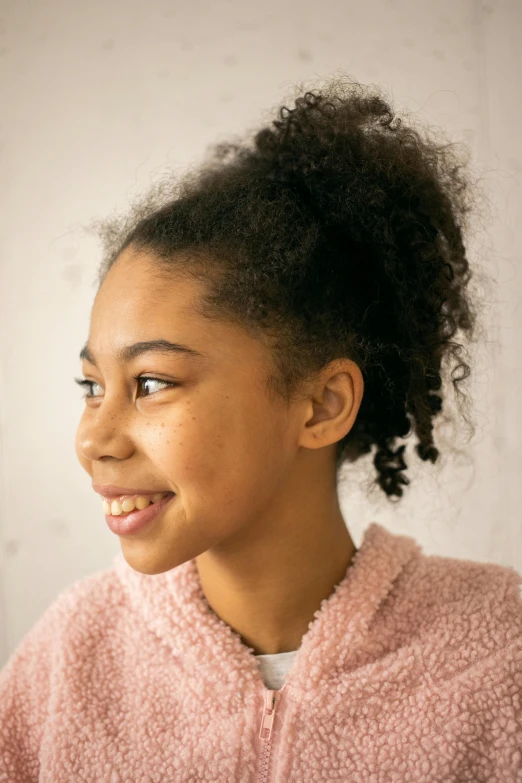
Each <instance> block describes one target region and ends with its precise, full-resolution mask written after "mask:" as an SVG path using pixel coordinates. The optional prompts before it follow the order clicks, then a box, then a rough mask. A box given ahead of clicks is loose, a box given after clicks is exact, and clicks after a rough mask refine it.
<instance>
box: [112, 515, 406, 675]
mask: <svg viewBox="0 0 522 783" xmlns="http://www.w3.org/2000/svg"><path fill="white" fill-rule="evenodd" d="M420 551H421V550H420V546H419V545H418V544H417V542H416V541H415V540H414V539H413V538H411V537H409V536H403V535H396V534H392V533H390V532H389V531H388V530H386V529H385V528H384V527H382V526H381V525H380V524H378V523H376V522H372V523H370V525H369V526H368V527H367V528H366V530H365V532H364V535H363V539H362V543H361V546H360V547H359V549H357V551H356V552H355V554H354V557H353V558H352V561H351V562H350V564H349V566H348V568H347V570H346V573H345V575H344V577H343V579H342V580H341V582H339V583H338V584H337V585H336V586H335V588H334V590H333V592H332V593H331V594H330V595H329V597H328V598H325V599H324V600H323V601H322V602H321V605H320V607H319V609H317V611H316V612H315V613H314V617H313V619H312V620H311V621H310V623H309V625H308V631H307V632H306V634H305V635H304V636H303V639H302V642H301V646H300V648H299V650H298V652H297V655H296V657H295V659H294V662H293V666H292V669H291V671H290V672H289V674H288V675H287V678H286V681H287V682H288V683H289V687H294V688H297V689H303V690H308V689H309V688H310V687H313V686H318V685H320V684H321V681H323V680H326V679H328V678H329V677H332V676H335V675H336V674H337V673H339V672H340V671H342V670H349V669H352V668H355V667H356V666H357V665H361V662H363V661H362V659H361V656H362V655H363V654H364V645H365V643H366V642H367V637H368V633H369V629H370V627H371V623H372V620H373V618H374V617H375V615H376V613H377V611H378V610H379V607H380V605H381V604H382V603H383V601H385V599H386V598H387V596H388V595H389V594H390V592H391V590H392V589H393V587H394V584H395V583H396V581H397V579H398V577H399V576H400V574H401V572H402V571H403V569H404V568H405V566H406V565H407V564H408V563H409V561H410V560H411V559H412V558H414V557H416V556H418V555H419V554H420ZM113 569H114V571H115V572H116V574H117V576H118V577H119V579H120V581H121V583H122V585H123V587H124V593H125V595H126V600H127V601H128V602H129V603H130V605H131V609H132V612H133V614H134V617H133V618H132V622H135V620H136V619H138V622H141V623H142V624H143V625H144V626H146V627H147V628H148V629H149V631H151V632H152V633H154V634H155V635H156V636H157V637H158V638H159V639H160V640H161V641H162V642H163V643H164V644H165V645H167V646H168V647H170V649H171V651H172V653H173V654H174V656H175V657H176V658H178V659H179V662H180V665H181V666H182V668H183V670H184V671H185V672H186V673H187V674H188V675H192V676H195V677H197V678H200V679H201V678H204V679H206V680H209V681H212V682H214V683H216V684H217V685H219V684H220V683H221V684H224V683H226V682H232V681H234V683H235V685H236V687H241V686H242V685H245V683H246V682H247V681H251V682H254V681H255V682H256V683H258V682H259V679H260V673H259V668H258V663H257V659H256V658H255V656H254V654H253V649H252V648H249V647H247V646H246V645H244V644H243V642H242V641H241V637H240V635H239V634H238V633H236V632H235V631H234V630H233V629H232V628H231V627H230V626H229V625H227V624H226V623H225V622H224V621H223V620H221V618H220V617H219V616H218V615H217V614H215V612H214V611H213V610H212V609H211V607H210V605H209V604H208V602H207V600H206V598H205V595H204V593H203V590H202V587H201V583H200V580H199V574H198V570H197V565H196V560H195V559H193V560H189V561H187V562H185V563H183V564H182V565H180V566H177V567H176V568H174V569H172V570H170V571H167V572H165V573H162V574H155V575H149V574H141V573H139V572H137V571H135V570H134V569H133V568H132V567H131V566H129V564H128V563H127V561H126V560H125V558H124V557H123V554H122V553H121V552H119V553H118V554H117V555H116V556H115V557H114V559H113ZM381 654H382V650H381Z"/></svg>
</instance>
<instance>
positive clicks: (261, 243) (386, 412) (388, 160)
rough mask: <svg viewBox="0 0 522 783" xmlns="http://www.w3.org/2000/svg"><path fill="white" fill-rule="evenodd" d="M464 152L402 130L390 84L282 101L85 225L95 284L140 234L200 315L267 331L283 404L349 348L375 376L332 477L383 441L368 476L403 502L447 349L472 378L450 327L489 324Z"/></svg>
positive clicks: (432, 453) (426, 441) (438, 401)
mask: <svg viewBox="0 0 522 783" xmlns="http://www.w3.org/2000/svg"><path fill="white" fill-rule="evenodd" d="M301 91H302V89H301ZM236 139H238V137H236ZM455 147H456V145H455V144H449V143H447V142H445V143H440V144H439V143H437V142H436V141H435V140H434V139H433V138H430V135H429V133H428V132H425V133H424V138H423V136H422V134H421V132H420V131H419V130H416V129H414V128H413V127H412V124H411V123H410V125H409V127H407V126H406V125H405V124H404V122H403V121H402V120H401V119H400V118H398V117H396V116H395V112H394V110H393V109H392V108H391V105H390V102H389V100H388V101H387V100H386V99H385V97H384V96H383V94H382V90H380V89H379V88H375V87H374V86H372V88H370V87H367V86H363V85H361V84H359V83H358V82H356V81H349V80H345V79H344V78H342V77H341V78H336V79H334V80H332V81H331V82H329V83H328V84H327V86H326V87H324V88H323V89H321V90H314V91H307V92H305V94H304V95H302V96H299V97H297V99H296V100H295V108H288V107H287V106H285V105H283V106H282V107H281V108H279V110H278V119H275V120H273V121H272V122H271V123H270V125H269V126H268V127H263V128H262V129H261V130H256V131H255V133H254V134H253V143H252V142H251V138H250V133H249V134H248V138H247V139H246V140H243V141H241V139H239V140H236V141H235V142H232V141H231V142H225V143H217V144H215V145H213V146H212V148H211V154H210V156H207V158H206V160H205V161H204V163H203V164H202V165H200V167H199V168H197V169H196V170H194V169H193V168H189V170H188V171H187V172H186V173H185V175H184V176H183V177H182V178H181V179H180V180H179V181H176V180H175V178H173V177H172V176H171V175H170V174H169V175H167V177H166V178H165V177H163V178H162V179H161V180H160V181H159V182H158V183H156V185H154V186H153V187H152V189H151V190H150V191H149V193H148V194H147V195H146V196H145V197H143V196H141V197H140V198H139V199H138V201H137V202H135V203H134V204H133V205H131V207H130V211H127V212H126V215H125V216H123V217H121V216H120V217H111V218H108V219H107V218H105V219H102V220H95V221H94V222H93V223H91V224H90V228H91V230H92V228H94V230H95V231H96V233H97V235H98V236H99V237H100V238H101V241H102V243H103V246H104V259H103V261H102V264H101V267H100V269H99V273H98V284H99V285H101V283H102V282H103V279H104V277H105V275H106V274H107V272H108V270H109V269H110V267H111V266H112V264H113V263H114V262H115V260H116V259H117V257H118V255H119V254H120V252H121V251H122V250H123V249H124V248H126V247H127V246H129V245H132V246H133V247H134V248H136V249H144V250H147V251H152V252H153V254H154V256H155V257H156V258H157V262H158V264H160V265H164V266H166V267H167V268H168V269H175V270H176V273H178V274H182V275H188V276H192V277H195V278H197V279H199V280H202V281H204V282H205V283H206V284H207V285H206V287H205V295H204V297H203V300H202V302H201V314H202V316H203V317H208V318H211V319H216V318H221V319H226V320H229V321H232V322H234V323H235V324H237V325H239V326H241V327H242V328H244V329H246V330H247V331H248V333H249V334H251V335H254V336H256V337H257V338H259V339H266V340H268V341H269V342H268V344H269V345H270V347H271V349H272V354H273V358H274V373H273V375H270V376H269V377H268V378H267V390H268V392H270V393H275V394H278V395H281V397H282V398H283V399H284V400H285V401H286V402H287V404H288V403H289V402H290V401H291V400H292V399H298V398H299V396H300V394H301V393H302V392H303V388H305V387H306V381H307V379H310V378H311V377H313V376H314V374H315V373H316V372H317V371H320V370H321V369H322V368H323V367H324V366H326V365H327V364H328V363H329V362H330V361H332V360H334V359H337V358H341V357H348V358H350V359H352V360H353V361H354V362H355V363H356V364H357V365H358V366H359V368H360V370H361V372H362V375H363V378H364V384H365V388H364V395H363V399H362V402H361V405H360V409H359V412H358V415H357V418H356V420H355V423H354V425H353V427H352V429H351V430H350V432H348V434H347V435H346V436H345V437H344V438H342V439H341V440H340V441H338V442H337V443H336V444H335V447H336V469H337V472H338V471H339V469H340V467H341V466H342V465H343V464H344V463H345V462H354V461H356V460H357V459H358V458H359V457H360V456H361V455H363V454H367V453H369V452H370V451H371V449H372V447H373V445H374V444H375V446H376V452H375V456H374V459H373V464H374V466H375V468H376V469H377V473H378V476H377V478H375V480H374V481H372V482H371V484H372V485H373V484H375V485H377V484H378V485H379V486H380V487H381V489H382V490H383V491H384V492H385V493H386V496H387V497H388V499H389V500H391V499H392V497H393V496H395V497H397V498H400V497H401V496H402V494H403V489H402V487H401V484H409V483H410V481H409V479H408V478H407V477H406V476H405V475H404V473H403V471H404V470H405V469H406V468H407V464H406V462H405V460H404V456H403V454H404V450H405V448H406V444H403V445H401V446H399V447H398V448H396V450H394V445H395V443H396V440H397V439H398V438H404V437H405V436H407V435H408V434H409V433H410V432H411V430H412V429H413V430H414V431H415V433H416V435H417V438H418V441H419V442H418V444H417V445H416V446H415V450H416V452H417V454H418V456H419V457H420V458H421V459H422V460H424V461H426V460H430V461H431V462H432V463H433V462H435V461H436V460H437V459H438V457H439V450H438V449H437V448H436V446H435V445H434V440H433V420H434V419H435V417H437V416H438V415H439V414H440V413H441V411H442V406H443V394H442V392H441V388H442V382H443V376H442V370H441V367H442V364H443V361H449V360H450V359H451V358H453V359H454V361H455V362H456V367H454V368H453V373H455V371H458V370H460V371H461V374H460V375H457V376H455V377H453V378H452V383H453V386H454V388H455V391H458V392H459V394H460V395H462V392H460V390H459V389H458V384H459V383H461V382H462V381H463V380H464V379H465V378H467V377H468V375H469V374H470V368H469V365H468V364H467V363H466V362H465V361H463V360H462V359H461V356H460V355H461V353H462V351H463V350H464V346H463V345H462V344H460V343H458V342H455V341H453V339H452V338H453V337H454V335H455V333H456V332H457V331H458V330H461V331H462V332H463V333H465V334H466V335H467V337H468V339H469V340H471V339H472V338H473V337H474V336H475V332H476V326H477V323H476V322H477V313H478V310H479V304H478V300H475V299H474V298H472V297H471V295H470V293H469V292H468V291H467V286H468V283H469V281H470V278H471V277H472V272H471V271H470V267H469V263H468V260H467V258H466V249H465V246H464V241H463V230H464V229H465V228H466V225H467V224H466V220H467V214H468V212H470V211H471V202H472V197H473V196H475V195H476V192H475V190H474V188H472V187H471V186H470V178H469V175H468V174H467V173H466V167H467V161H464V160H462V159H461V158H460V157H459V156H458V155H457V153H456V151H455ZM473 274H475V271H474V272H473ZM461 412H462V410H461ZM464 418H465V419H466V417H465V416H464ZM466 421H467V422H468V424H469V421H468V419H466ZM473 430H474V428H473V425H472V431H473Z"/></svg>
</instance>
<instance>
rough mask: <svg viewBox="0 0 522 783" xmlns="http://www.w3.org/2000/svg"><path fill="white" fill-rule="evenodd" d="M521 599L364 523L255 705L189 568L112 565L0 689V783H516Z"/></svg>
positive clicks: (494, 572) (478, 567)
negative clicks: (354, 547)
mask: <svg viewBox="0 0 522 783" xmlns="http://www.w3.org/2000/svg"><path fill="white" fill-rule="evenodd" d="M521 583H522V577H521V576H520V575H519V574H518V573H517V572H516V571H515V569H513V568H509V567H504V566H501V565H497V564H495V563H487V564H481V563H476V562H473V561H468V560H457V559H453V558H446V557H439V556H435V555H431V556H428V555H424V554H423V553H422V550H421V548H420V546H419V545H418V544H417V543H416V542H415V541H414V539H412V538H411V537H409V536H401V535H395V534H392V533H390V532H389V531H387V530H386V529H385V528H383V527H382V526H381V525H379V524H377V523H375V522H372V523H371V524H370V525H369V527H368V528H367V529H366V532H365V534H364V538H363V541H362V544H361V547H360V548H359V549H358V551H357V552H356V554H355V556H354V558H353V560H352V562H351V564H350V565H349V567H348V569H347V571H346V574H345V576H344V578H343V580H342V581H341V582H340V583H339V584H338V585H337V586H336V587H335V589H334V591H333V592H332V593H331V594H330V596H329V597H328V598H326V599H325V600H324V601H323V602H322V604H321V606H320V608H319V609H318V610H317V611H316V612H315V615H314V618H313V619H312V620H311V621H310V624H309V626H308V631H307V632H306V634H305V635H304V636H303V639H302V643H301V646H300V648H299V650H298V652H297V655H296V657H295V660H294V662H293V664H292V666H291V668H290V671H289V673H288V675H287V677H286V680H285V684H284V686H283V687H282V688H281V690H278V691H274V690H272V691H271V690H269V689H267V688H266V687H265V684H264V682H263V680H262V677H261V674H260V671H259V668H258V665H257V661H256V658H255V656H254V654H253V650H252V649H251V648H249V647H247V646H246V645H244V644H243V643H242V642H241V639H240V636H239V634H237V633H236V632H235V631H233V629H232V628H231V627H230V626H228V625H227V624H226V623H225V622H224V621H223V620H221V619H220V618H219V617H218V616H217V615H216V614H215V613H214V612H213V611H212V609H211V608H210V606H209V604H208V602H207V601H206V599H205V596H204V593H203V591H202V589H201V584H200V582H199V577H198V571H197V566H196V561H193V560H191V561H188V562H186V563H184V564H182V565H181V566H178V567H177V568H175V569H173V570H171V571H168V572H167V573H164V574H158V575H155V576H149V575H144V574H140V573H138V572H136V571H134V570H133V569H132V568H131V567H130V566H129V565H128V564H127V562H126V561H125V559H124V558H123V556H122V554H121V553H119V554H118V555H116V556H115V558H114V560H113V563H112V566H111V567H110V568H109V569H107V570H105V571H100V572H98V573H95V574H92V575H91V576H88V577H86V578H82V579H80V580H78V581H76V582H74V583H73V584H72V585H70V586H69V587H67V588H66V589H65V590H63V591H62V592H61V593H60V594H59V595H58V597H57V598H56V599H55V601H54V602H53V603H52V604H51V605H50V606H49V608H48V609H47V610H46V611H45V613H44V614H43V615H42V617H41V618H40V620H39V621H38V622H37V623H36V624H35V625H34V626H33V627H32V629H31V630H30V631H29V632H28V633H27V634H26V636H25V637H24V638H23V639H22V641H21V642H20V644H19V645H18V647H17V649H16V650H15V651H14V652H13V653H12V655H11V657H10V658H9V660H8V661H7V664H6V665H5V666H4V668H3V669H2V670H0V781H2V783H31V782H32V781H35V783H36V781H42V783H62V782H63V783H73V782H75V781H89V782H91V781H96V783H98V782H100V783H101V781H103V782H104V783H156V781H157V783H160V782H161V783H168V782H170V781H172V783H181V782H182V781H183V783H189V781H190V783H196V781H205V782H206V783H216V782H217V783H221V782H223V783H261V781H263V782H264V783H304V781H306V783H320V781H329V782H330V781H353V782H354V783H395V782H397V783H399V782H400V783H407V781H409V782H410V783H413V782H414V781H422V783H464V781H470V782H471V781H472V782H473V783H486V781H487V782H488V783H493V781H495V783H515V782H516V781H519V782H520V781H522V599H521V596H520V585H521Z"/></svg>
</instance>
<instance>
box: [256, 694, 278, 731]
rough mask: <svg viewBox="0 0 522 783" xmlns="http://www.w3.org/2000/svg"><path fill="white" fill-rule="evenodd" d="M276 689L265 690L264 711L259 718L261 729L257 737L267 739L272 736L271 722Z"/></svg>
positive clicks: (272, 721) (273, 713)
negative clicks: (260, 718)
mask: <svg viewBox="0 0 522 783" xmlns="http://www.w3.org/2000/svg"><path fill="white" fill-rule="evenodd" d="M276 693H277V691H268V690H267V691H266V693H265V711H264V713H263V718H262V720H261V729H260V730H259V738H260V739H264V740H269V739H270V737H271V736H272V724H273V723H274V716H275V704H276V699H277V697H276Z"/></svg>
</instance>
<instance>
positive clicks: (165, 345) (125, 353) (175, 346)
mask: <svg viewBox="0 0 522 783" xmlns="http://www.w3.org/2000/svg"><path fill="white" fill-rule="evenodd" d="M152 351H155V352H156V353H167V354H176V355H178V356H179V354H185V355H187V356H196V357H200V358H204V359H207V358H208V356H207V355H206V354H204V353H201V352H200V351H196V350H194V349H193V348H189V347H188V345H183V344H182V343H171V342H169V341H168V340H146V341H142V342H139V343H132V345H126V346H124V347H123V348H120V350H119V351H118V353H117V359H118V361H120V362H130V361H131V360H132V359H135V358H136V356H140V355H141V354H142V353H150V352H152ZM81 359H86V360H87V361H88V362H90V363H91V364H93V365H94V366H95V367H96V366H97V365H96V362H95V360H94V356H93V354H92V352H91V350H90V348H89V346H88V345H87V344H85V345H84V346H83V348H82V350H81V351H80V360H81Z"/></svg>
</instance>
